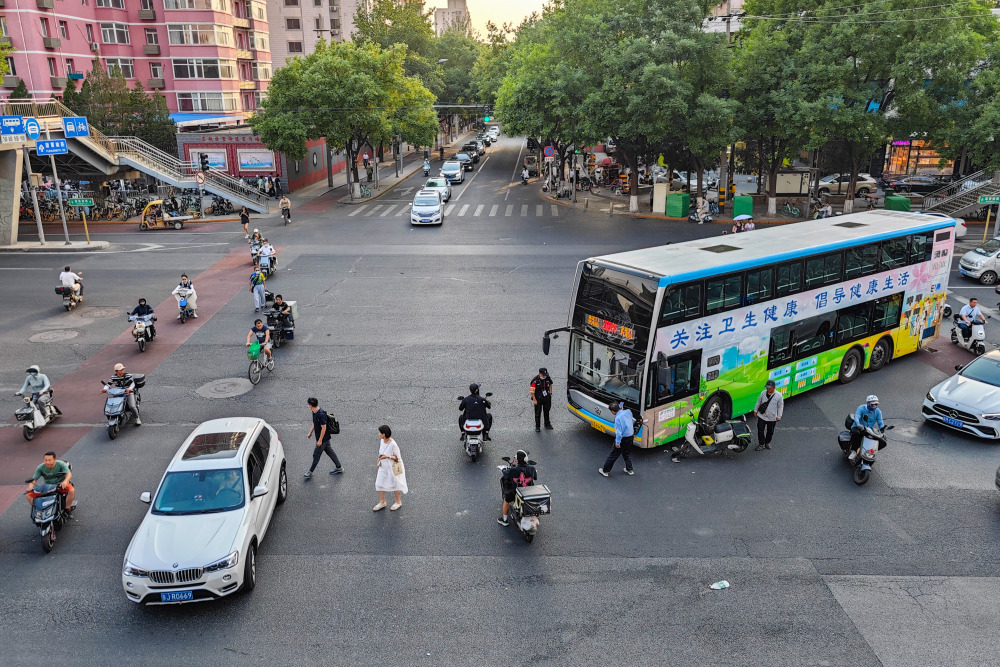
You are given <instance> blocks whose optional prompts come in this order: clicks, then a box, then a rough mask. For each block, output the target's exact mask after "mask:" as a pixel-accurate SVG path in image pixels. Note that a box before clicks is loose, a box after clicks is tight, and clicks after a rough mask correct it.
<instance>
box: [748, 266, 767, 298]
mask: <svg viewBox="0 0 1000 667" xmlns="http://www.w3.org/2000/svg"><path fill="white" fill-rule="evenodd" d="M773 280H774V268H773V267H770V266H769V267H767V268H766V269H759V270H756V271H747V295H746V303H745V304H744V305H749V304H752V303H760V302H761V301H767V300H769V299H771V298H773V296H774V288H773V287H772V282H773Z"/></svg>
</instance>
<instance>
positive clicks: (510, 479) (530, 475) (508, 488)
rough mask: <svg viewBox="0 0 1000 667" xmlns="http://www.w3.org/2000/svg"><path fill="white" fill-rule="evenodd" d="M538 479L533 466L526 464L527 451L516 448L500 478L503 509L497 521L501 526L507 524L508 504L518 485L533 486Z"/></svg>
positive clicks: (512, 498) (512, 499)
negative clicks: (511, 459) (512, 458)
mask: <svg viewBox="0 0 1000 667" xmlns="http://www.w3.org/2000/svg"><path fill="white" fill-rule="evenodd" d="M536 479H538V472H537V471H536V470H535V466H533V465H529V464H528V452H526V451H524V450H523V449H519V450H517V454H515V455H514V460H513V461H511V462H510V466H509V467H508V468H507V469H506V470H504V472H503V476H502V477H501V478H500V492H501V493H503V509H502V510H501V512H502V513H501V514H500V516H499V517H498V518H497V523H499V524H500V525H501V526H506V525H508V523H507V515H508V514H509V513H510V504H511V503H512V502H513V501H514V494H516V493H517V491H516V489H517V487H519V486H533V485H534V484H535V480H536Z"/></svg>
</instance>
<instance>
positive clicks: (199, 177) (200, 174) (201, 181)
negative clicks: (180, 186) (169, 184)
mask: <svg viewBox="0 0 1000 667" xmlns="http://www.w3.org/2000/svg"><path fill="white" fill-rule="evenodd" d="M194 180H196V181H198V185H205V172H203V171H199V172H198V173H197V174H195V175H194Z"/></svg>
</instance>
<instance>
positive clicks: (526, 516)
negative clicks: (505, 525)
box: [497, 456, 552, 544]
mask: <svg viewBox="0 0 1000 667" xmlns="http://www.w3.org/2000/svg"><path fill="white" fill-rule="evenodd" d="M502 460H503V461H504V465H502V466H497V469H498V470H499V471H500V476H501V477H503V475H504V473H505V472H506V471H507V468H509V467H511V466H512V465H513V463H512V462H511V460H510V457H509V456H504V457H503V459H502ZM527 463H528V465H530V466H534V465H537V464H536V463H535V462H534V461H528V462H527ZM551 513H552V492H551V491H549V487H547V486H545V485H544V484H532V485H531V486H519V487H517V488H516V489H514V500H513V501H512V502H511V503H510V518H511V523H513V524H514V525H515V526H517V530H518V531H519V532H520V533H521V537H523V538H524V541H525V542H528V543H529V544H530V543H531V541H532V540H534V539H535V533H537V532H538V526H539V523H540V522H539V520H538V517H540V516H541V515H543V514H551Z"/></svg>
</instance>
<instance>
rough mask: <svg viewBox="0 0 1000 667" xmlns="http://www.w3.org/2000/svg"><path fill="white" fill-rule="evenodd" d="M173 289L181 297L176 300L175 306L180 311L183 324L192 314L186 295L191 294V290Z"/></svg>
mask: <svg viewBox="0 0 1000 667" xmlns="http://www.w3.org/2000/svg"><path fill="white" fill-rule="evenodd" d="M174 291H175V292H176V293H177V294H178V295H179V296H180V297H181V300H180V301H178V302H177V307H178V308H179V309H180V311H181V312H180V316H181V317H180V319H181V324H184V323H185V322H187V321H188V318H189V317H191V316H192V315H194V311H193V310H192V309H191V306H189V305H188V297H189V296H191V292H192V291H193V290H189V289H180V288H178V289H176V290H174Z"/></svg>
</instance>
